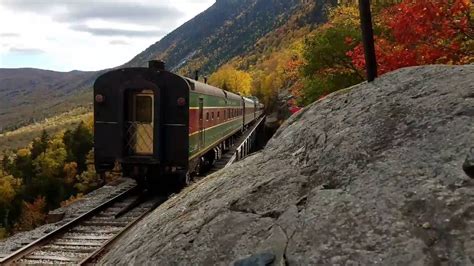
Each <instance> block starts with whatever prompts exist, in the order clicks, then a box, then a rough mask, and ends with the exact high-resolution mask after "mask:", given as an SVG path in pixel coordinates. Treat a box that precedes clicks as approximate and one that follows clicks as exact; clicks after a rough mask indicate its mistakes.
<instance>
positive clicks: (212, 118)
mask: <svg viewBox="0 0 474 266" xmlns="http://www.w3.org/2000/svg"><path fill="white" fill-rule="evenodd" d="M211 120H214V112H212V116H211Z"/></svg>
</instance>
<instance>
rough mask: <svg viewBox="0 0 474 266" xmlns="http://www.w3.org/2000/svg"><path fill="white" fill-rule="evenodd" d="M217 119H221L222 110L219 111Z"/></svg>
mask: <svg viewBox="0 0 474 266" xmlns="http://www.w3.org/2000/svg"><path fill="white" fill-rule="evenodd" d="M217 119H221V112H220V111H219V112H217Z"/></svg>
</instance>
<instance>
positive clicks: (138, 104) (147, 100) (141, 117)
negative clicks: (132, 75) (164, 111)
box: [134, 95, 153, 124]
mask: <svg viewBox="0 0 474 266" xmlns="http://www.w3.org/2000/svg"><path fill="white" fill-rule="evenodd" d="M134 118H135V122H140V123H148V124H150V123H152V122H153V121H152V120H153V99H152V97H150V96H144V95H137V96H136V98H135V117H134Z"/></svg>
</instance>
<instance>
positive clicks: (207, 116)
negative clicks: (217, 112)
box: [206, 112, 209, 121]
mask: <svg viewBox="0 0 474 266" xmlns="http://www.w3.org/2000/svg"><path fill="white" fill-rule="evenodd" d="M206 121H209V112H207V113H206Z"/></svg>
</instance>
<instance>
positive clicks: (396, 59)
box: [347, 0, 474, 74]
mask: <svg viewBox="0 0 474 266" xmlns="http://www.w3.org/2000/svg"><path fill="white" fill-rule="evenodd" d="M470 6H471V2H470V0H417V1H413V0H405V1H403V2H402V3H400V4H397V5H394V6H392V7H389V8H387V9H385V10H384V11H382V12H381V13H380V14H379V18H380V23H381V27H382V28H384V29H386V31H385V32H384V33H382V34H381V35H380V36H376V37H375V45H376V54H377V63H378V66H379V69H378V70H379V74H383V73H386V72H389V71H392V70H395V69H398V68H401V67H406V66H415V65H426V64H465V63H469V62H471V61H472V60H473V58H474V57H473V54H472V53H473V52H472V47H471V46H472V41H473V28H472V24H470V21H469V12H470ZM347 55H348V56H349V57H351V59H352V62H353V64H354V65H355V66H356V67H357V68H358V69H360V70H362V69H364V68H365V59H364V49H363V46H362V44H359V45H357V46H356V47H355V48H354V49H353V50H352V51H350V52H348V53H347Z"/></svg>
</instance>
